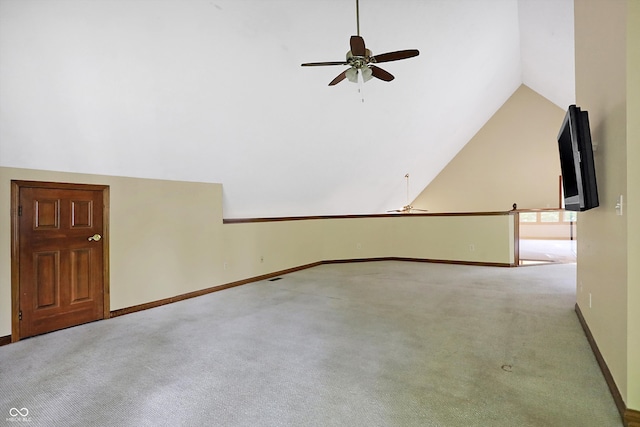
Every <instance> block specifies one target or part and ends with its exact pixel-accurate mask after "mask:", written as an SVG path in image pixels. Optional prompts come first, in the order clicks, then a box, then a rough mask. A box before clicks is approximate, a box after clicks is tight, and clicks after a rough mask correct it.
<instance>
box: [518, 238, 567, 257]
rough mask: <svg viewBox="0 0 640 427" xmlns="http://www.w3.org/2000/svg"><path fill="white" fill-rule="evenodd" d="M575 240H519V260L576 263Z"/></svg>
mask: <svg viewBox="0 0 640 427" xmlns="http://www.w3.org/2000/svg"><path fill="white" fill-rule="evenodd" d="M577 253H578V242H577V241H576V240H551V239H546V240H542V239H520V260H521V261H533V262H535V261H539V262H576V260H577V256H578V255H577Z"/></svg>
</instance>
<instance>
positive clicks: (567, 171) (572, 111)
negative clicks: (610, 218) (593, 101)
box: [558, 105, 599, 211]
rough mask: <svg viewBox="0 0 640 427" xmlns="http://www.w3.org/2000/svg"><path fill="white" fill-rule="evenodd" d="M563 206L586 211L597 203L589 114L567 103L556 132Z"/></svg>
mask: <svg viewBox="0 0 640 427" xmlns="http://www.w3.org/2000/svg"><path fill="white" fill-rule="evenodd" d="M558 149H559V151H560V169H561V171H562V187H563V193H564V208H565V209H566V210H569V211H586V210H589V209H593V208H595V207H597V206H599V202H598V187H597V184H596V170H595V167H594V161H593V148H592V146H591V130H590V128H589V114H588V113H587V112H586V111H582V110H581V109H580V107H576V106H575V105H570V106H569V109H568V110H567V114H566V115H565V117H564V121H563V122H562V126H561V127H560V133H558Z"/></svg>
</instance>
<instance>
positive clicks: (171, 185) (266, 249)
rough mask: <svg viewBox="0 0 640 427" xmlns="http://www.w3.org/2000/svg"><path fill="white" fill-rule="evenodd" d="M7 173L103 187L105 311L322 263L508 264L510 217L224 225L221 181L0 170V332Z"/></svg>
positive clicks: (7, 305)
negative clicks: (106, 198) (106, 204)
mask: <svg viewBox="0 0 640 427" xmlns="http://www.w3.org/2000/svg"><path fill="white" fill-rule="evenodd" d="M12 179H17V180H33V181H54V182H73V183H90V184H104V185H109V186H110V198H111V207H110V211H111V212H110V235H109V248H110V276H111V277H110V283H111V300H110V302H111V307H110V308H111V310H117V309H120V308H125V307H130V306H133V305H138V304H143V303H146V302H151V301H156V300H159V299H163V298H168V297H171V296H176V295H180V294H184V293H187V292H191V291H195V290H199V289H205V288H209V287H212V286H216V285H222V284H226V283H230V282H234V281H238V280H244V279H248V278H252V277H257V276H260V275H263V274H269V273H273V272H277V271H282V270H286V269H289V268H294V267H299V266H303V265H307V264H311V263H315V262H318V261H325V260H340V259H356V258H377V257H407V258H429V259H437V260H457V261H467V262H488V263H501V264H512V263H513V262H514V259H513V253H514V250H513V228H514V227H513V218H514V217H513V216H511V215H503V216H495V215H488V216H478V217H470V218H465V217H458V216H437V217H432V216H427V217H420V216H412V217H408V218H407V217H379V218H357V219H315V220H301V221H283V222H266V223H242V224H223V222H222V186H221V185H220V184H203V183H191V182H177V181H162V180H149V179H137V178H123V177H112V176H97V175H83V174H71V173H59V172H50V171H36V170H27V169H13V168H4V167H0V236H2V239H4V242H5V243H4V244H3V245H0V336H5V335H9V334H10V333H11V253H10V249H11V246H10V228H11V227H10V182H11V180H12ZM471 245H473V249H474V250H471Z"/></svg>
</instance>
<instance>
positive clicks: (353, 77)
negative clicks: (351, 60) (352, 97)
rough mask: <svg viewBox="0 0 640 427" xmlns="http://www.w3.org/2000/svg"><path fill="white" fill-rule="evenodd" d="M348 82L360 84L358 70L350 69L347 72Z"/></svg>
mask: <svg viewBox="0 0 640 427" xmlns="http://www.w3.org/2000/svg"><path fill="white" fill-rule="evenodd" d="M345 74H346V76H347V80H349V81H350V82H352V83H358V69H357V68H349V69H348V70H347V71H346V73H345Z"/></svg>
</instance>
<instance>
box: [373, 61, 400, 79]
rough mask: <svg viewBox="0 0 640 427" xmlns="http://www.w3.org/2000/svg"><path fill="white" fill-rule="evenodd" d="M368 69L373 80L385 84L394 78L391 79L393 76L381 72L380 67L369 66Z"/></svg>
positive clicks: (383, 71)
mask: <svg viewBox="0 0 640 427" xmlns="http://www.w3.org/2000/svg"><path fill="white" fill-rule="evenodd" d="M370 67H371V71H372V75H373V77H375V78H378V79H380V80H384V81H385V82H390V81H391V80H393V79H395V77H393V74H391V73H389V72H387V71H385V70H383V69H382V68H380V67H376V66H375V65H371V66H370Z"/></svg>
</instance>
